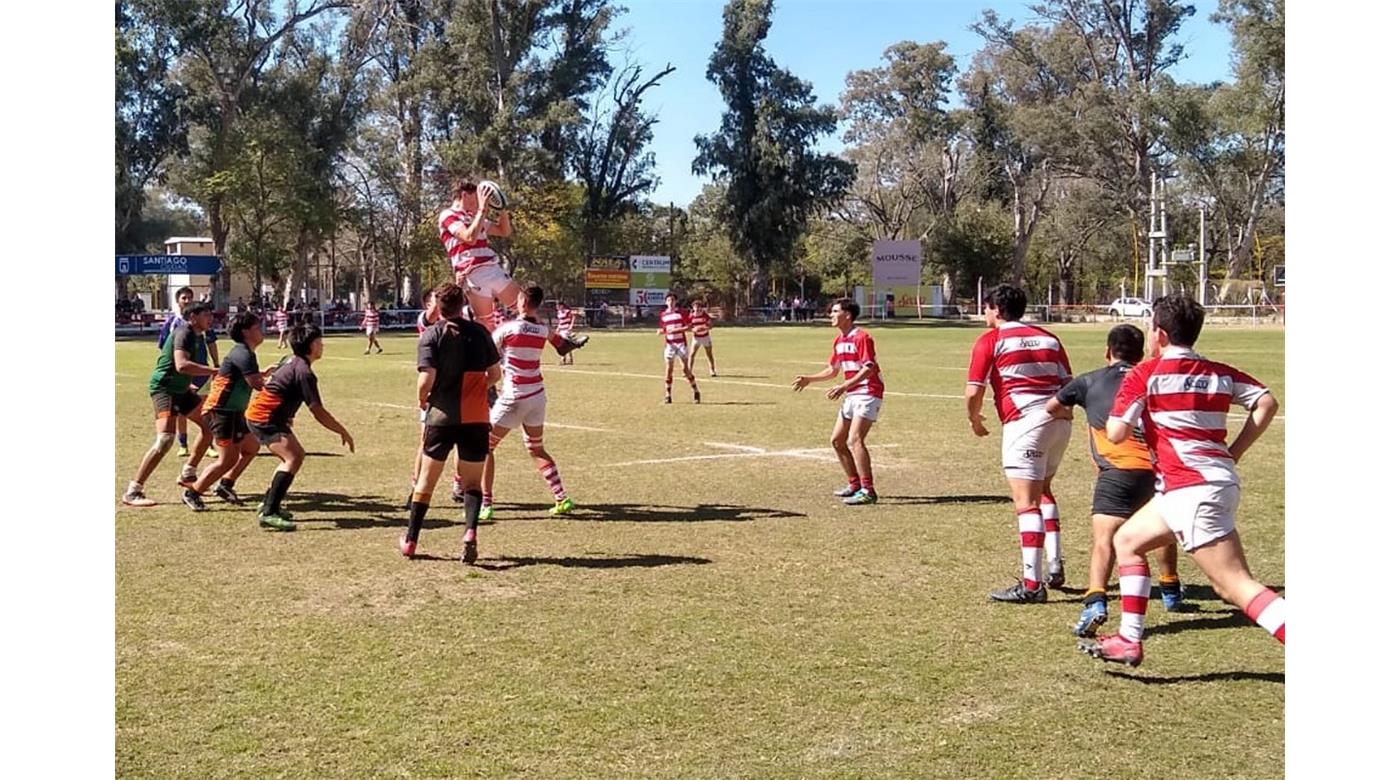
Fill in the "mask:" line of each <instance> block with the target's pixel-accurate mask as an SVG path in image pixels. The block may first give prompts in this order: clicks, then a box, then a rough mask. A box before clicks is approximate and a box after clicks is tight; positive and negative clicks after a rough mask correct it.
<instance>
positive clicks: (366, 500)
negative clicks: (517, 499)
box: [287, 493, 460, 515]
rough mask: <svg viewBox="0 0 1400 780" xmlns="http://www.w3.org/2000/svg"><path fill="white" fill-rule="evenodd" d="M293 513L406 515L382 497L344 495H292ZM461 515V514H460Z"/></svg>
mask: <svg viewBox="0 0 1400 780" xmlns="http://www.w3.org/2000/svg"><path fill="white" fill-rule="evenodd" d="M287 503H288V505H289V506H288V508H289V509H291V510H292V511H293V512H364V513H366V514H374V515H383V514H389V513H394V512H396V513H398V514H401V515H402V514H405V512H404V507H403V504H402V503H390V502H388V501H386V500H384V498H383V497H381V496H350V495H346V494H344V493H292V494H291V495H289V496H288V497H287ZM459 514H460V512H459Z"/></svg>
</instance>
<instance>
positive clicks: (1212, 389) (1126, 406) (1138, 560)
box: [1079, 295, 1284, 666]
mask: <svg viewBox="0 0 1400 780" xmlns="http://www.w3.org/2000/svg"><path fill="white" fill-rule="evenodd" d="M1205 316H1206V312H1205V309H1204V308H1203V307H1202V306H1201V305H1200V304H1199V303H1197V302H1195V301H1193V300H1191V299H1190V298H1188V297H1186V296H1184V295H1168V296H1165V297H1163V298H1158V299H1157V300H1156V301H1155V302H1153V304H1152V331H1151V333H1150V335H1149V336H1148V342H1147V343H1148V359H1147V360H1145V361H1143V362H1141V363H1139V364H1137V366H1135V367H1134V368H1133V370H1132V371H1130V372H1128V375H1127V376H1125V377H1124V378H1123V384H1122V385H1121V386H1120V387H1119V388H1118V396H1117V397H1116V398H1115V400H1114V402H1113V412H1112V415H1111V416H1110V417H1109V420H1108V426H1107V436H1108V440H1109V441H1111V442H1114V443H1120V442H1124V441H1127V440H1128V437H1130V436H1131V435H1132V431H1133V428H1134V427H1135V426H1137V425H1138V424H1139V423H1141V424H1142V433H1143V438H1145V439H1146V440H1147V447H1148V449H1149V450H1151V452H1152V454H1153V458H1154V464H1155V465H1154V468H1155V469H1156V471H1157V475H1158V476H1159V477H1160V488H1161V492H1159V493H1158V494H1157V495H1156V496H1155V497H1154V498H1153V499H1152V501H1151V503H1149V504H1148V505H1147V506H1145V507H1143V508H1142V509H1140V510H1138V511H1137V512H1136V513H1135V514H1134V515H1133V516H1132V517H1131V518H1129V519H1128V522H1126V523H1124V524H1123V526H1122V527H1121V528H1119V529H1118V532H1117V533H1115V534H1114V535H1113V548H1114V551H1115V552H1117V553H1118V588H1119V591H1120V592H1121V593H1122V596H1123V617H1122V620H1121V622H1120V623H1119V626H1118V633H1117V634H1115V635H1113V636H1110V637H1104V638H1101V639H1081V640H1079V649H1080V650H1082V651H1083V652H1086V653H1088V654H1090V655H1092V656H1094V657H1096V658H1101V659H1103V660H1105V661H1113V662H1116V663H1122V664H1127V665H1129V666H1137V665H1138V664H1140V663H1142V639H1143V625H1144V623H1145V622H1146V618H1147V602H1148V596H1149V594H1150V593H1151V588H1152V579H1151V574H1150V572H1149V571H1148V568H1147V558H1146V557H1145V556H1146V554H1147V552H1148V551H1149V550H1153V549H1156V548H1158V547H1161V546H1163V545H1168V544H1173V543H1177V544H1180V545H1181V549H1183V550H1185V551H1186V552H1188V553H1190V554H1191V557H1192V559H1194V560H1195V561H1196V565H1197V566H1199V567H1200V568H1201V571H1203V572H1205V574H1206V576H1207V577H1209V578H1210V583H1211V585H1212V586H1213V587H1214V588H1215V591H1216V592H1217V593H1219V594H1220V595H1221V597H1222V598H1224V599H1225V600H1226V601H1228V602H1230V603H1231V604H1234V605H1235V606H1236V607H1239V608H1240V609H1242V610H1244V613H1245V615H1247V616H1248V617H1249V619H1250V620H1253V621H1254V622H1255V623H1258V624H1259V625H1260V626H1261V627H1262V628H1263V629H1264V630H1265V631H1268V632H1269V633H1270V634H1272V635H1273V637H1274V638H1275V639H1277V640H1278V641H1279V642H1280V643H1282V642H1283V638H1284V601H1283V598H1282V597H1281V596H1279V595H1278V594H1277V593H1275V592H1273V591H1272V590H1270V589H1268V588H1266V587H1264V586H1263V585H1261V584H1260V583H1259V581H1258V580H1256V579H1254V575H1253V574H1251V573H1250V571H1249V565H1248V564H1247V563H1246V562H1245V558H1244V545H1243V544H1241V543H1240V536H1239V533H1238V532H1237V531H1236V530H1235V513H1236V512H1237V511H1238V510H1239V506H1240V478H1239V475H1238V474H1237V473H1236V472H1235V463H1236V462H1238V461H1239V459H1240V458H1241V457H1243V456H1244V454H1245V452H1246V451H1248V450H1249V448H1250V446H1252V445H1253V444H1254V442H1255V441H1256V440H1258V438H1259V437H1260V436H1261V435H1262V434H1263V433H1264V430H1265V429H1266V428H1268V427H1269V423H1270V422H1271V421H1272V420H1273V418H1274V414H1275V413H1277V412H1278V401H1276V400H1274V396H1273V394H1271V393H1270V392H1269V389H1268V388H1266V387H1264V385H1263V383H1261V382H1260V381H1259V380H1257V379H1255V378H1254V377H1252V376H1250V375H1249V374H1246V373H1244V372H1243V371H1240V370H1239V369H1237V368H1235V367H1233V366H1229V365H1226V364H1224V363H1217V362H1216V361H1214V360H1210V359H1208V358H1206V357H1204V356H1202V355H1201V354H1199V353H1197V352H1196V351H1194V350H1193V349H1192V348H1193V347H1194V346H1195V344H1196V339H1197V338H1198V337H1199V336H1200V335H1201V326H1202V325H1204V324H1205ZM1236 404H1237V405H1239V406H1242V407H1244V408H1245V409H1247V410H1248V411H1249V417H1248V418H1247V419H1246V420H1245V422H1244V427H1242V428H1241V429H1240V432H1239V434H1238V435H1236V436H1235V440H1234V442H1233V443H1231V444H1229V445H1228V446H1227V445H1226V443H1225V441H1226V438H1227V433H1228V431H1227V429H1226V427H1225V421H1226V414H1227V413H1228V412H1229V411H1230V407H1231V405H1236Z"/></svg>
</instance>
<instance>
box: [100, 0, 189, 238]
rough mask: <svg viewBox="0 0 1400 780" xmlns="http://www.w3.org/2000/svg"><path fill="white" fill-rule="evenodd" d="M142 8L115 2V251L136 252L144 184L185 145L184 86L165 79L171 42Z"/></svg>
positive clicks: (172, 51) (154, 179)
mask: <svg viewBox="0 0 1400 780" xmlns="http://www.w3.org/2000/svg"><path fill="white" fill-rule="evenodd" d="M144 11H145V9H144V8H142V7H133V5H132V4H131V3H128V2H118V3H117V4H116V17H117V18H116V48H117V58H116V65H117V67H116V75H117V89H116V109H117V110H116V142H117V143H116V152H117V154H116V174H117V186H116V228H117V230H116V244H117V246H116V249H117V251H118V252H127V251H139V250H140V249H141V241H140V234H141V232H142V231H141V228H140V225H139V223H140V220H141V210H142V207H143V206H144V205H145V202H146V195H145V192H146V187H147V186H149V185H152V184H157V183H159V182H161V181H162V180H163V178H164V164H165V162H166V161H167V159H168V158H169V157H170V156H171V155H172V154H176V153H178V152H180V151H182V150H183V149H184V148H185V143H186V139H185V134H186V130H187V122H186V116H185V113H184V111H183V110H182V109H181V105H180V104H181V101H182V100H183V99H184V97H185V91H184V89H183V87H182V86H181V85H180V84H178V83H176V82H175V81H174V80H172V79H171V77H170V64H171V62H172V61H173V60H174V58H175V54H176V52H175V49H174V46H173V45H172V42H171V41H170V40H169V39H168V38H166V37H164V36H162V35H160V34H158V32H157V30H156V28H155V27H154V26H153V25H152V24H151V22H150V20H149V19H147V18H145V16H144V15H143V12H144Z"/></svg>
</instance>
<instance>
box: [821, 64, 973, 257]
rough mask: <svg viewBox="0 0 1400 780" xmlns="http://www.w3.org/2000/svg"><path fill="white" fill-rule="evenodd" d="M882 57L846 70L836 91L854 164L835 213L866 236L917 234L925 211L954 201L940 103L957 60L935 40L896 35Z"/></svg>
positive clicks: (954, 123) (955, 158) (952, 152)
mask: <svg viewBox="0 0 1400 780" xmlns="http://www.w3.org/2000/svg"><path fill="white" fill-rule="evenodd" d="M884 60H885V63H886V64H885V65H883V66H881V67H878V68H872V69H870V70H857V71H853V72H851V73H849V74H847V76H846V89H845V91H844V92H842V94H841V114H842V116H843V118H844V119H846V120H847V122H849V129H848V130H847V131H846V134H845V141H846V143H848V144H853V147H852V148H851V151H850V153H849V158H850V159H851V160H852V161H853V162H854V163H855V164H856V167H857V175H856V179H855V182H854V186H853V187H852V188H851V194H850V198H849V201H848V203H849V208H848V209H845V210H843V214H844V215H845V216H846V218H847V219H848V221H850V222H852V223H853V224H854V225H855V226H856V227H857V229H862V228H865V227H866V226H869V227H871V228H873V229H874V233H872V234H871V235H870V236H869V237H870V238H872V239H873V238H891V239H903V238H907V237H910V236H911V235H912V236H917V237H924V236H927V235H928V233H929V231H930V230H931V229H932V216H933V215H935V214H944V215H946V214H948V213H950V212H951V211H952V210H953V208H954V206H956V203H957V194H956V191H955V188H954V185H955V182H956V179H957V175H958V165H959V162H960V157H961V149H960V148H959V146H958V145H957V130H958V119H957V118H956V117H955V116H954V115H953V114H952V113H951V112H950V111H949V109H948V105H947V102H948V98H949V96H950V93H951V83H952V80H953V76H954V74H955V72H956V69H957V65H956V63H955V62H954V60H953V57H952V55H950V54H948V53H947V45H946V44H944V43H943V42H942V41H938V42H935V43H928V44H917V43H913V42H911V41H902V42H900V43H896V44H894V45H893V46H890V47H889V48H887V49H885V53H884ZM875 234H878V235H875Z"/></svg>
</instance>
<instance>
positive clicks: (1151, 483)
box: [1090, 469, 1157, 517]
mask: <svg viewBox="0 0 1400 780" xmlns="http://www.w3.org/2000/svg"><path fill="white" fill-rule="evenodd" d="M1156 485H1157V478H1156V477H1155V476H1153V474H1152V472H1151V471H1144V470H1141V469H1133V470H1125V469H1104V470H1103V471H1100V472H1099V478H1098V479H1097V480H1096V481H1095V482H1094V503H1093V505H1092V509H1091V510H1090V511H1092V512H1093V513H1094V514H1096V515H1112V516H1113V517H1132V516H1133V513H1134V512H1136V511H1138V510H1139V509H1141V508H1143V507H1144V506H1146V504H1147V502H1148V501H1151V500H1152V495H1153V493H1155V492H1156Z"/></svg>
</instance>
